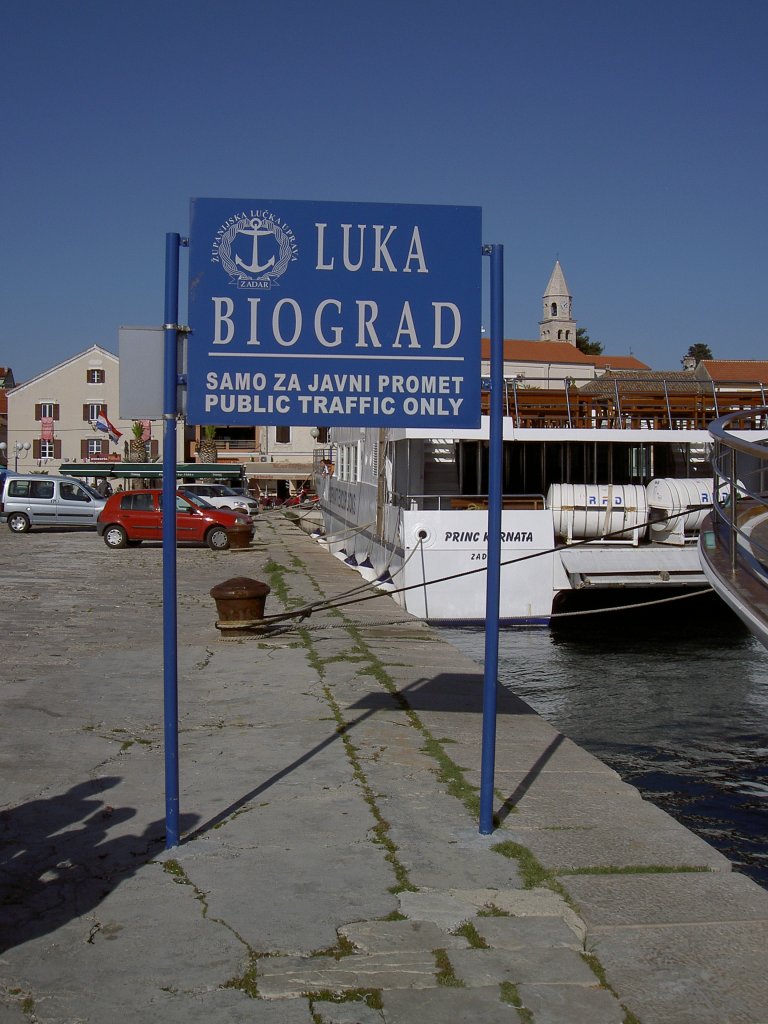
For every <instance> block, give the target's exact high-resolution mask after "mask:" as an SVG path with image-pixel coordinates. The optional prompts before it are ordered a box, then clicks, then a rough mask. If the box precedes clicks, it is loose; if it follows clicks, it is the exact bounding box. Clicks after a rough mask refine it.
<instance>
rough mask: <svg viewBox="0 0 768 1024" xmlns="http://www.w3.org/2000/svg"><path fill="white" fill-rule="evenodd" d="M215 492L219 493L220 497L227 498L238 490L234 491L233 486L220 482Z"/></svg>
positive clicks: (237, 492) (238, 492)
mask: <svg viewBox="0 0 768 1024" xmlns="http://www.w3.org/2000/svg"><path fill="white" fill-rule="evenodd" d="M216 493H217V494H219V495H220V496H221V497H222V498H229V497H231V496H232V495H233V494H237V495H239V494H240V491H236V490H235V489H234V487H227V486H226V484H220V485H219V486H218V487H217V488H216Z"/></svg>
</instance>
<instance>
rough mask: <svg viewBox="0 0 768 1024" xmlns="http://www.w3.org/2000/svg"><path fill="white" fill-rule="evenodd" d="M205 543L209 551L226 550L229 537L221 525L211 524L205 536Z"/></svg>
mask: <svg viewBox="0 0 768 1024" xmlns="http://www.w3.org/2000/svg"><path fill="white" fill-rule="evenodd" d="M205 543H206V544H207V545H208V547H209V548H210V549H211V551H226V550H227V548H228V547H229V537H228V536H227V531H226V530H225V529H224V527H223V526H213V527H211V529H210V530H209V531H208V533H207V534H206V537H205Z"/></svg>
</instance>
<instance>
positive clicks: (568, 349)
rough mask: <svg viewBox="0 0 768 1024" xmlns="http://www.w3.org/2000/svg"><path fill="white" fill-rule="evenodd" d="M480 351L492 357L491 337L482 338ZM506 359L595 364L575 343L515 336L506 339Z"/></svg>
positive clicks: (487, 356) (485, 356)
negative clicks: (533, 339)
mask: <svg viewBox="0 0 768 1024" xmlns="http://www.w3.org/2000/svg"><path fill="white" fill-rule="evenodd" d="M480 351H481V354H482V358H483V359H490V357H491V341H490V338H481V339H480ZM504 359H505V360H508V361H510V362H512V361H515V360H517V361H519V362H530V363H584V364H586V365H589V366H592V365H594V364H593V362H592V357H591V356H585V355H584V353H583V352H580V351H579V349H577V348H576V346H575V345H570V344H569V343H568V342H567V341H522V340H518V339H515V338H505V339H504Z"/></svg>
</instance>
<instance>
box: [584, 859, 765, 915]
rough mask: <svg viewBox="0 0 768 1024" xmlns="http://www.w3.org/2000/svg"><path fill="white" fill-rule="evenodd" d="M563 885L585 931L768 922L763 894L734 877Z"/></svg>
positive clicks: (613, 878)
mask: <svg viewBox="0 0 768 1024" xmlns="http://www.w3.org/2000/svg"><path fill="white" fill-rule="evenodd" d="M565 881H566V884H567V887H568V891H569V893H570V894H571V896H572V897H573V898H574V899H575V900H576V901H577V903H578V905H579V912H580V914H581V916H582V917H583V918H584V921H585V923H586V924H587V926H588V927H589V928H600V927H610V926H616V925H642V924H695V923H701V924H707V923H708V922H710V921H718V922H726V921H744V922H746V921H764V922H768V892H766V891H765V890H764V889H761V888H760V887H757V888H755V886H754V885H753V884H752V883H751V880H750V879H749V878H747V877H746V875H739V874H737V873H736V872H696V873H688V872H685V873H673V874H662V875H657V874H653V875H575V876H573V877H571V878H567V879H565Z"/></svg>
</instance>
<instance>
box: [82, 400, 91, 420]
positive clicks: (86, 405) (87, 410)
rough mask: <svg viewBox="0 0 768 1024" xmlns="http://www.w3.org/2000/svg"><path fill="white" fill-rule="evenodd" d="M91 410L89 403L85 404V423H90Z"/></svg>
mask: <svg viewBox="0 0 768 1024" xmlns="http://www.w3.org/2000/svg"><path fill="white" fill-rule="evenodd" d="M90 408H91V407H90V406H89V405H88V403H87V402H84V403H83V420H84V422H85V423H88V422H89V421H90V416H89V415H88V413H89V412H90Z"/></svg>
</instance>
